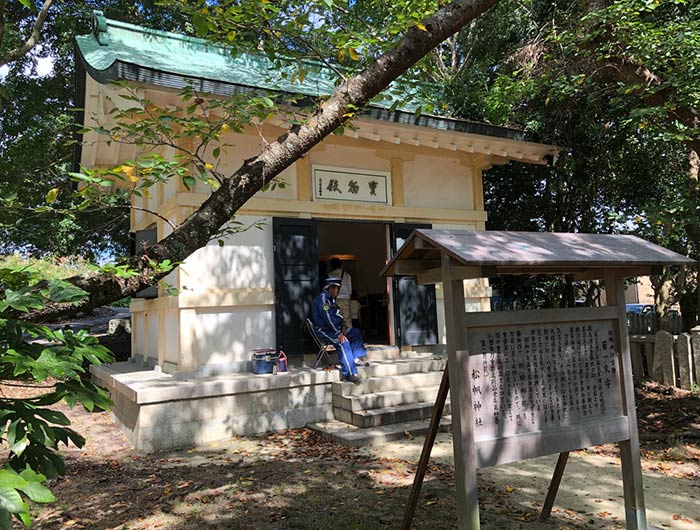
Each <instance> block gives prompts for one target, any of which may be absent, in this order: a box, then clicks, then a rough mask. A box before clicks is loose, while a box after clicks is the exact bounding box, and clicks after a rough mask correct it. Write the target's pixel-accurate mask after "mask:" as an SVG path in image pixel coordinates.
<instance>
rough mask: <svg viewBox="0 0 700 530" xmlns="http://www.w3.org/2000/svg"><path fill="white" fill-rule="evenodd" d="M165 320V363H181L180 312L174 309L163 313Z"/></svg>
mask: <svg viewBox="0 0 700 530" xmlns="http://www.w3.org/2000/svg"><path fill="white" fill-rule="evenodd" d="M163 318H164V319H165V337H164V338H165V362H171V363H174V364H177V363H178V362H180V359H179V357H180V334H179V329H180V318H179V311H178V310H177V309H173V310H170V311H166V312H164V313H163Z"/></svg>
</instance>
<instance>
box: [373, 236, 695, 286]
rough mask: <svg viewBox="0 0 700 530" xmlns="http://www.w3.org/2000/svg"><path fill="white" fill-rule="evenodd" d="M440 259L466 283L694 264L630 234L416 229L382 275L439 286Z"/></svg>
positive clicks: (639, 272) (627, 272)
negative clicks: (446, 259)
mask: <svg viewBox="0 0 700 530" xmlns="http://www.w3.org/2000/svg"><path fill="white" fill-rule="evenodd" d="M443 254H444V255H446V256H448V257H449V263H450V266H451V267H458V268H459V270H460V271H461V276H462V277H464V278H481V277H493V276H497V275H499V274H573V275H575V276H578V277H579V278H580V279H589V278H602V277H603V276H604V271H606V270H610V269H614V270H616V271H618V272H619V273H620V274H625V275H627V276H644V275H647V274H651V273H652V271H653V270H654V269H655V268H658V267H663V266H666V265H690V264H693V263H695V261H694V260H692V259H690V258H688V257H686V256H683V255H681V254H678V253H677V252H673V251H671V250H668V249H666V248H663V247H660V246H658V245H655V244H653V243H649V242H648V241H645V240H643V239H640V238H638V237H636V236H632V235H611V234H578V233H575V234H572V233H552V232H502V231H474V230H424V229H420V230H414V231H413V232H412V233H411V235H410V236H409V238H408V239H407V240H406V242H405V243H404V245H403V246H402V247H401V248H400V249H399V251H398V252H397V253H396V255H395V256H394V257H393V258H392V259H391V261H389V263H388V264H387V265H386V267H384V269H383V270H382V274H383V275H385V276H401V275H406V276H417V277H418V279H419V281H421V280H422V281H421V283H437V282H439V281H441V279H440V275H439V270H440V267H441V257H442V255H443Z"/></svg>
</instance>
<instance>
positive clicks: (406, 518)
mask: <svg viewBox="0 0 700 530" xmlns="http://www.w3.org/2000/svg"><path fill="white" fill-rule="evenodd" d="M449 374H450V373H449V369H448V368H447V367H445V370H444V371H443V373H442V380H441V381H440V388H439V389H438V393H437V398H435V405H433V414H432V416H431V417H430V425H429V427H428V432H427V433H426V434H425V442H423V451H422V452H421V454H420V460H418V467H417V468H416V476H415V478H414V479H413V487H412V488H411V495H410V496H409V497H408V503H407V504H406V511H405V512H404V515H403V523H402V524H401V530H411V523H412V522H413V515H414V514H415V513H416V505H417V504H418V497H419V496H420V490H421V487H422V486H423V479H424V478H425V473H426V471H427V470H428V461H429V460H430V452H431V451H432V450H433V445H435V437H436V436H437V433H438V430H439V428H440V419H441V418H442V411H443V410H445V401H447V393H448V392H449V391H450V376H449Z"/></svg>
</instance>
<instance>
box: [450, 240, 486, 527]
mask: <svg viewBox="0 0 700 530" xmlns="http://www.w3.org/2000/svg"><path fill="white" fill-rule="evenodd" d="M441 260H442V267H441V269H442V270H441V275H442V290H443V293H444V299H445V330H446V332H447V368H448V370H449V378H450V400H451V403H452V445H453V450H454V462H455V486H456V499H455V501H456V505H457V528H458V529H459V530H480V528H481V525H480V523H479V497H478V495H477V490H476V446H475V443H474V419H473V414H472V393H471V387H470V385H469V381H470V379H469V374H468V373H463V372H462V371H461V370H463V369H467V370H468V366H469V363H468V362H467V360H468V359H464V360H462V358H463V357H468V356H469V352H467V351H465V350H466V340H465V339H466V333H467V332H466V327H465V324H464V313H465V306H464V281H463V280H462V279H456V280H455V279H453V278H452V275H451V272H450V257H449V256H448V255H447V254H445V253H443V254H442V258H441Z"/></svg>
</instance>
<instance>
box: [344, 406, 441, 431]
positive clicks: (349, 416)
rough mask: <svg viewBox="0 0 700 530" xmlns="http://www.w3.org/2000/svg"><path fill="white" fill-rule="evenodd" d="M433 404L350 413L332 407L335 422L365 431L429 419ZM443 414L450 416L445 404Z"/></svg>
mask: <svg viewBox="0 0 700 530" xmlns="http://www.w3.org/2000/svg"><path fill="white" fill-rule="evenodd" d="M433 405H434V402H424V403H410V404H407V405H399V406H397V407H385V408H381V409H373V410H360V411H356V412H351V411H348V410H345V409H340V408H336V407H333V416H334V417H335V419H336V420H340V421H342V422H345V423H349V424H351V425H354V426H355V427H360V428H362V429H367V428H370V427H381V426H383V425H392V424H395V423H404V422H407V421H415V420H423V419H426V418H428V419H429V418H430V416H431V415H432V412H433ZM444 414H450V405H449V403H445V410H444Z"/></svg>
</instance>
